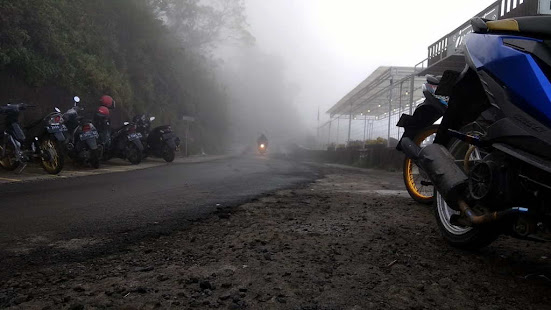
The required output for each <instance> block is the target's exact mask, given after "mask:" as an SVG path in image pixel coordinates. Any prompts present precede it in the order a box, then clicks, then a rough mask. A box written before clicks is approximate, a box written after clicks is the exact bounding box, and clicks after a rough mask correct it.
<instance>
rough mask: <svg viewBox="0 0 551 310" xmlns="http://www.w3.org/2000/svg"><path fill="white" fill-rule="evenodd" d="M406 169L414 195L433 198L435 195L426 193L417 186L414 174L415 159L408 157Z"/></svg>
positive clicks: (408, 181)
mask: <svg viewBox="0 0 551 310" xmlns="http://www.w3.org/2000/svg"><path fill="white" fill-rule="evenodd" d="M406 171H407V184H408V187H409V189H410V190H411V192H412V193H413V195H415V196H417V197H419V198H421V199H429V198H432V197H433V195H424V194H423V193H422V192H421V189H420V188H419V187H418V186H417V183H416V180H415V177H414V175H413V161H412V160H411V159H409V158H408V159H407V162H406Z"/></svg>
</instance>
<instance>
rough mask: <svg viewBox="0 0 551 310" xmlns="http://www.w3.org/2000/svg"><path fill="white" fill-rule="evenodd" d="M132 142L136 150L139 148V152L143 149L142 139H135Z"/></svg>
mask: <svg viewBox="0 0 551 310" xmlns="http://www.w3.org/2000/svg"><path fill="white" fill-rule="evenodd" d="M132 143H134V144H135V145H136V146H137V147H138V150H140V152H142V151H143V143H142V141H140V139H136V140H134V141H132Z"/></svg>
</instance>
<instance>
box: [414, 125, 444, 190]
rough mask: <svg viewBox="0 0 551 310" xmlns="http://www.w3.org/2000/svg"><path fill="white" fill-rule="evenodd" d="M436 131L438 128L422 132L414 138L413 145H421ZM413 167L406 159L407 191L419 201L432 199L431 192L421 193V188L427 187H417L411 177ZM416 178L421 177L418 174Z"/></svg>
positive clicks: (415, 181)
mask: <svg viewBox="0 0 551 310" xmlns="http://www.w3.org/2000/svg"><path fill="white" fill-rule="evenodd" d="M437 130H438V128H436V127H435V128H430V130H427V131H425V132H423V134H422V135H418V136H417V137H416V138H415V141H414V143H415V144H417V145H421V143H422V142H423V141H424V140H425V139H426V138H428V137H430V136H431V135H433V134H435V133H436V131H437ZM413 166H414V163H413V161H412V160H411V159H409V158H407V159H406V172H407V185H408V187H409V189H410V190H411V192H412V194H413V195H414V196H417V197H419V198H420V199H430V198H433V197H434V194H433V191H432V190H431V191H429V192H430V195H425V194H423V193H422V188H423V187H427V186H425V185H421V186H420V187H421V188H420V187H419V186H417V180H416V178H415V176H414V175H413ZM417 169H419V167H417ZM418 177H421V174H418Z"/></svg>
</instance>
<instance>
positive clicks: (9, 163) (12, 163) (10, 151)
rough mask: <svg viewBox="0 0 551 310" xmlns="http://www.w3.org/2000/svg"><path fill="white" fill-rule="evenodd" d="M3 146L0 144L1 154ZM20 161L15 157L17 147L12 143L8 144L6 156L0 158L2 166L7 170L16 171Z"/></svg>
mask: <svg viewBox="0 0 551 310" xmlns="http://www.w3.org/2000/svg"><path fill="white" fill-rule="evenodd" d="M2 151H3V147H2V146H0V154H2ZM19 164H20V162H18V161H17V160H16V158H15V149H14V147H13V145H12V144H11V143H8V144H7V146H6V152H5V155H4V157H2V158H0V166H2V168H4V169H5V170H7V171H14V170H15V169H17V167H19Z"/></svg>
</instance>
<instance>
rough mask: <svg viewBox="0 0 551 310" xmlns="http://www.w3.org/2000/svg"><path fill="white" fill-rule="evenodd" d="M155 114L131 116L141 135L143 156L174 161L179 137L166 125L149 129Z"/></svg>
mask: <svg viewBox="0 0 551 310" xmlns="http://www.w3.org/2000/svg"><path fill="white" fill-rule="evenodd" d="M154 120H155V116H152V117H147V116H146V115H136V116H134V118H133V121H134V123H135V124H136V126H137V130H138V132H139V133H140V134H141V135H142V142H143V144H144V152H143V156H144V158H146V157H147V156H155V157H161V158H163V159H164V160H165V161H166V162H169V163H170V162H172V161H174V158H175V157H176V150H177V149H178V147H179V146H180V138H178V137H177V136H176V134H175V133H174V132H173V131H172V128H171V127H170V126H168V125H163V126H158V127H155V128H153V129H151V122H152V121H154Z"/></svg>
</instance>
